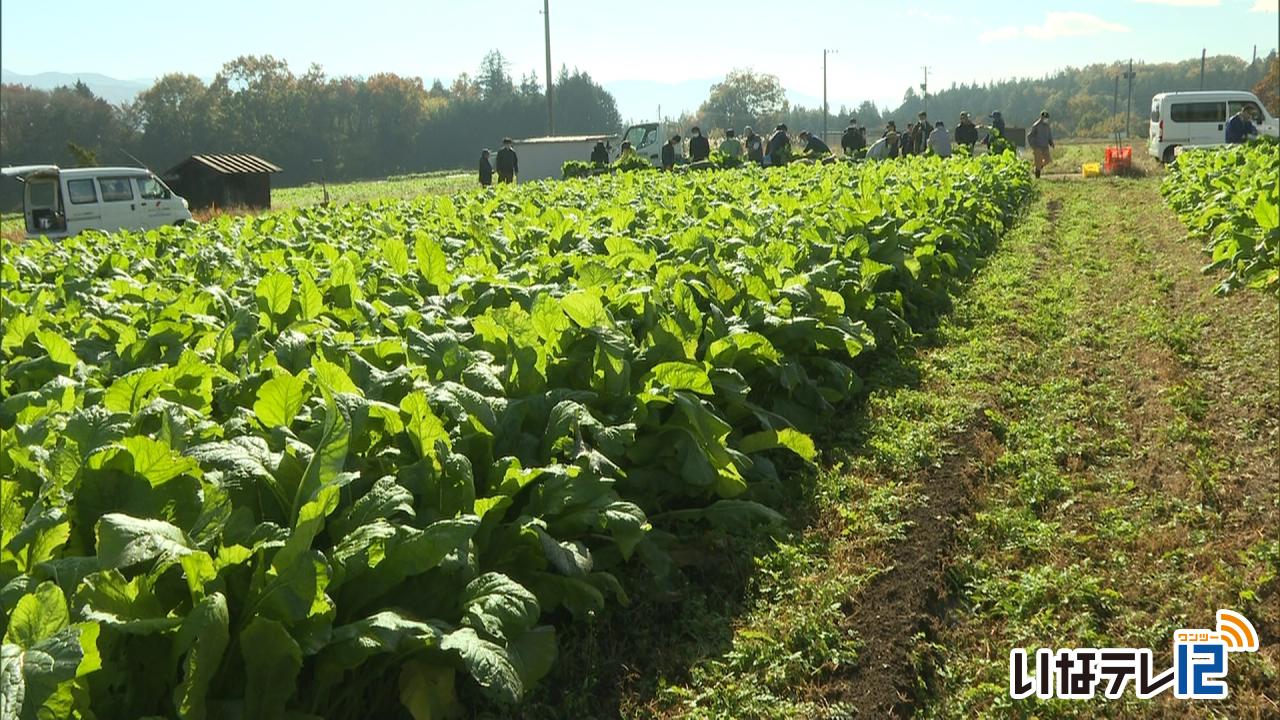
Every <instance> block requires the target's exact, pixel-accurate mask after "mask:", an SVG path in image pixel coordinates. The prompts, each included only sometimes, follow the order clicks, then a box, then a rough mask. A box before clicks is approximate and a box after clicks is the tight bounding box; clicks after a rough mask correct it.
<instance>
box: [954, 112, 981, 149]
mask: <svg viewBox="0 0 1280 720" xmlns="http://www.w3.org/2000/svg"><path fill="white" fill-rule="evenodd" d="M955 138H956V144H957V145H964V146H965V147H967V148H969V152H970V153H972V152H973V146H974V145H975V144H976V143H977V142H978V128H977V126H976V125H974V124H973V120H971V119H969V113H968V112H962V113H960V122H958V123H956V132H955Z"/></svg>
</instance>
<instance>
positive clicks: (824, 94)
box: [822, 48, 836, 142]
mask: <svg viewBox="0 0 1280 720" xmlns="http://www.w3.org/2000/svg"><path fill="white" fill-rule="evenodd" d="M835 52H836V51H835V50H828V49H826V48H823V49H822V142H826V141H827V115H829V114H830V112H828V110H827V53H832V54H835Z"/></svg>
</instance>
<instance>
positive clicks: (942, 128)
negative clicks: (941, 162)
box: [929, 121, 951, 158]
mask: <svg viewBox="0 0 1280 720" xmlns="http://www.w3.org/2000/svg"><path fill="white" fill-rule="evenodd" d="M929 149H930V150H932V151H933V153H934V154H935V155H937V156H938V157H943V158H948V157H951V135H950V134H949V133H948V132H947V126H946V125H944V124H943V123H942V121H938V122H937V123H936V124H935V125H934V126H933V132H931V133H929Z"/></svg>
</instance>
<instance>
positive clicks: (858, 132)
mask: <svg viewBox="0 0 1280 720" xmlns="http://www.w3.org/2000/svg"><path fill="white" fill-rule="evenodd" d="M840 147H841V149H843V150H844V154H845V155H848V156H850V157H852V156H854V155H856V154H857V153H858V151H859V150H862V149H864V148H866V147H867V133H866V131H865V130H864V129H862V128H860V127H858V118H849V127H847V128H845V129H844V134H843V135H841V136H840Z"/></svg>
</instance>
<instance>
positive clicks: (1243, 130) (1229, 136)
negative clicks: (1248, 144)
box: [1226, 105, 1258, 145]
mask: <svg viewBox="0 0 1280 720" xmlns="http://www.w3.org/2000/svg"><path fill="white" fill-rule="evenodd" d="M1252 118H1253V113H1252V112H1250V110H1249V106H1248V105H1241V106H1240V109H1239V110H1237V111H1236V114H1235V115H1232V116H1231V119H1230V120H1228V121H1227V129H1226V141H1227V144H1228V145H1238V144H1240V143H1242V142H1245V141H1246V140H1248V139H1249V137H1250V136H1255V137H1256V136H1257V134H1258V128H1257V126H1256V125H1254V124H1253V119H1252Z"/></svg>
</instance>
